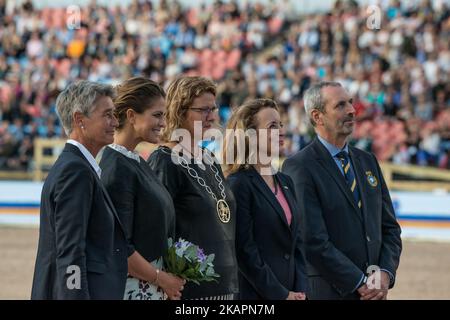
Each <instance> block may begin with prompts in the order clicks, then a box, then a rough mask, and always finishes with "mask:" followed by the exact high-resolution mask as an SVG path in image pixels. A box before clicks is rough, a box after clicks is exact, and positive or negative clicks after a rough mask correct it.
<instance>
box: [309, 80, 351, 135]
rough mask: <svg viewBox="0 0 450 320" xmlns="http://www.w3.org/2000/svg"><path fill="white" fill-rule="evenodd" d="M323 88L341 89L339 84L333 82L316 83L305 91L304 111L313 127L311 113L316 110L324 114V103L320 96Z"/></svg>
mask: <svg viewBox="0 0 450 320" xmlns="http://www.w3.org/2000/svg"><path fill="white" fill-rule="evenodd" d="M325 87H342V85H341V84H340V83H339V82H334V81H322V82H318V83H315V84H313V85H312V86H311V87H309V89H308V90H306V92H305V94H304V96H303V100H304V105H305V111H306V114H307V115H308V117H309V121H310V122H311V124H312V125H313V126H315V125H316V124H315V122H314V120H313V119H312V117H311V111H313V110H314V109H316V110H319V111H320V112H322V113H325V104H326V101H325V99H324V98H323V95H322V88H325Z"/></svg>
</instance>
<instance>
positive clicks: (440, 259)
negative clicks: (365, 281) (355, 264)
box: [0, 227, 450, 299]
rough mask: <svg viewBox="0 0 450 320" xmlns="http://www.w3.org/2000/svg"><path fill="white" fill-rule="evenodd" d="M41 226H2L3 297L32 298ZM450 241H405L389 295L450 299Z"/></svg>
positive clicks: (0, 272)
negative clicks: (394, 283) (32, 284)
mask: <svg viewBox="0 0 450 320" xmlns="http://www.w3.org/2000/svg"><path fill="white" fill-rule="evenodd" d="M37 242H38V229H36V228H11V227H0V299H29V298H30V293H31V282H32V280H33V270H34V262H35V257H36V250H37ZM449 268H450V243H433V242H415V241H411V240H405V241H403V254H402V257H401V261H400V268H399V270H398V273H397V283H396V286H395V288H394V289H392V290H391V291H390V293H389V296H388V298H389V299H450V272H448V271H449Z"/></svg>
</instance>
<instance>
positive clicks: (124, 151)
mask: <svg viewBox="0 0 450 320" xmlns="http://www.w3.org/2000/svg"><path fill="white" fill-rule="evenodd" d="M108 147H110V148H111V149H114V150H116V151H117V152H119V153H121V154H123V155H124V156H125V157H127V158H130V159H133V160H136V161H137V162H139V163H140V162H141V160H140V158H139V153H138V152H137V151H129V150H128V149H127V148H125V147H124V146H121V145H120V144H115V143H112V144H110V145H108Z"/></svg>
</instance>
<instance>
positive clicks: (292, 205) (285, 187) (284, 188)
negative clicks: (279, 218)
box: [275, 172, 298, 234]
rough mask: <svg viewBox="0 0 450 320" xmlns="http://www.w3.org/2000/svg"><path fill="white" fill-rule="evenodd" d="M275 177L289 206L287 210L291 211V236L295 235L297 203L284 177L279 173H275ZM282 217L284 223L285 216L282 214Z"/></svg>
mask: <svg viewBox="0 0 450 320" xmlns="http://www.w3.org/2000/svg"><path fill="white" fill-rule="evenodd" d="M275 177H276V179H277V181H278V183H279V185H280V186H281V191H282V192H283V194H284V197H285V198H286V201H287V203H288V205H289V208H290V209H291V214H292V219H291V225H290V229H291V232H292V234H295V233H296V232H297V226H298V224H297V215H296V213H297V212H298V207H297V202H296V201H295V197H294V190H291V188H290V187H289V185H288V184H287V182H286V181H285V179H284V177H283V176H282V175H281V174H280V173H279V172H277V174H276V176H275ZM277 202H278V201H277ZM283 216H284V217H285V218H284V220H285V221H286V216H285V215H284V212H283ZM286 223H287V221H286Z"/></svg>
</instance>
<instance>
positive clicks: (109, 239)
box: [31, 144, 127, 299]
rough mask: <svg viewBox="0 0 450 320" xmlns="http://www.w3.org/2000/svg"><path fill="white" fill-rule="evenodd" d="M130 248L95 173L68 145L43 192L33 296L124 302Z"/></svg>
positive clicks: (84, 159)
mask: <svg viewBox="0 0 450 320" xmlns="http://www.w3.org/2000/svg"><path fill="white" fill-rule="evenodd" d="M126 250H127V247H126V239H125V234H124V231H123V229H122V226H121V224H120V222H119V219H118V217H117V213H116V211H115V209H114V206H113V204H112V202H111V200H110V199H109V196H108V194H107V192H106V190H105V189H104V188H103V186H102V184H101V182H100V180H99V178H98V176H97V173H96V172H95V171H94V169H93V168H92V167H91V165H90V164H89V162H88V160H87V159H86V158H85V157H84V156H83V154H82V153H81V151H80V150H79V149H78V148H77V147H76V146H74V145H71V144H66V146H65V148H64V150H63V152H62V153H61V155H60V156H59V158H58V160H57V161H56V162H55V164H54V165H53V167H52V169H51V170H50V173H49V175H48V177H47V179H46V181H45V183H44V187H43V190H42V197H41V218H40V232H39V245H38V252H37V257H36V266H35V271H34V279H33V288H32V293H31V298H32V299H123V296H124V291H125V281H126V277H127V251H126ZM71 266H76V267H75V270H76V269H77V267H78V268H79V271H80V272H79V273H78V272H76V271H72V270H73V269H72V268H71ZM78 274H79V275H81V277H80V278H79V279H80V281H79V284H80V287H79V289H77V281H76V277H77V275H78ZM68 284H69V285H68ZM74 286H75V287H74Z"/></svg>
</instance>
